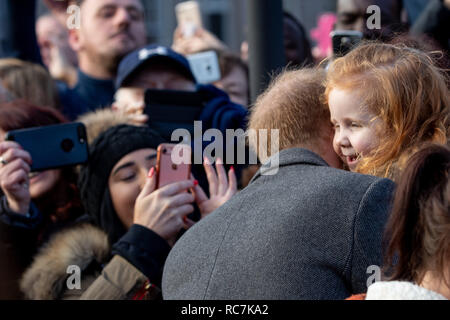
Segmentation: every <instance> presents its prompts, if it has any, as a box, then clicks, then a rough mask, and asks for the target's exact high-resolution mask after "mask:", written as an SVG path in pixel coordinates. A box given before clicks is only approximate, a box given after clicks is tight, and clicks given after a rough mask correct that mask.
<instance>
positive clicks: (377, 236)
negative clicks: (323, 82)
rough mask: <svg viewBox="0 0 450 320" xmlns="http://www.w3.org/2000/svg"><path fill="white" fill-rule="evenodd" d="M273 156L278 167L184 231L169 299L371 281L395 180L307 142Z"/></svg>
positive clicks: (291, 292)
mask: <svg viewBox="0 0 450 320" xmlns="http://www.w3.org/2000/svg"><path fill="white" fill-rule="evenodd" d="M276 156H279V159H278V160H279V162H277V161H276ZM267 163H272V164H278V165H279V166H278V172H276V168H277V167H275V168H273V169H268V168H267V166H263V167H262V168H261V169H260V170H259V171H258V172H257V173H256V175H255V176H254V177H253V179H252V181H251V182H250V184H249V185H248V186H247V187H246V188H245V189H244V190H242V191H240V192H239V193H238V194H236V195H235V196H234V197H232V198H231V199H230V200H229V201H228V202H226V203H225V204H224V205H223V206H221V207H220V208H218V209H217V210H215V211H214V212H213V213H211V214H210V215H208V216H207V217H205V218H204V219H202V220H201V221H200V222H198V223H197V224H196V225H194V226H193V227H191V228H190V229H189V230H188V231H187V232H186V233H185V234H184V235H183V236H182V237H181V238H180V239H179V240H178V241H177V243H176V244H175V246H174V247H173V249H172V250H171V251H170V254H169V256H168V257H167V261H166V263H165V266H164V272H163V281H162V292H163V297H164V299H169V300H173V299H174V300H177V299H188V300H191V299H194V300H195V299H205V300H210V299H211V300H212V299H213V300H223V299H227V300H228V299H236V300H253V299H257V300H268V299H269V300H285V299H300V300H301V299H314V300H316V299H317V300H320V299H345V298H346V297H348V296H350V295H351V294H352V293H358V292H364V291H366V290H367V287H366V283H367V268H368V267H369V266H371V265H380V264H381V262H382V252H381V247H382V246H381V244H382V235H383V230H384V225H385V222H386V219H387V216H388V212H389V209H390V208H389V207H390V198H391V195H392V190H393V187H394V183H393V182H392V181H390V180H388V179H381V178H378V177H373V176H367V175H362V174H358V173H354V172H347V171H344V170H338V169H334V168H330V167H329V166H328V165H327V163H326V162H325V161H324V160H323V159H322V158H321V157H320V156H318V155H317V154H315V153H313V152H312V151H309V150H307V149H302V148H292V149H286V150H282V151H281V152H280V153H279V154H277V155H274V156H273V158H271V159H270V160H268V161H267ZM271 170H273V171H271ZM275 173H276V174H275Z"/></svg>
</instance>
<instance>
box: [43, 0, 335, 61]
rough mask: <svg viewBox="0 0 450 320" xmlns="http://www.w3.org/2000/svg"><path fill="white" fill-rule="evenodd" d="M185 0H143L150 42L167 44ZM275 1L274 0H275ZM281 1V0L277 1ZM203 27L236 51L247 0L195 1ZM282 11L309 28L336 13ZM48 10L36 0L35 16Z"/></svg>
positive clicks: (307, 6) (326, 5)
mask: <svg viewBox="0 0 450 320" xmlns="http://www.w3.org/2000/svg"><path fill="white" fill-rule="evenodd" d="M183 1H184V0H142V2H143V3H144V6H145V10H146V14H147V19H146V20H147V30H148V35H149V38H150V39H149V42H150V43H152V42H155V43H158V44H161V45H165V46H170V45H171V44H172V39H173V31H174V30H175V28H176V25H177V22H176V18H175V9H174V8H175V5H176V4H178V3H180V2H183ZM275 1H277V0H275ZM278 1H281V0H278ZM198 2H199V4H200V8H201V12H202V18H203V23H204V27H205V28H206V29H207V30H209V31H211V32H212V33H214V34H215V35H216V36H217V37H218V38H219V39H221V40H222V41H224V42H225V43H226V44H227V45H228V46H229V48H230V49H232V50H233V51H237V52H239V50H240V45H241V43H242V41H244V40H246V38H247V30H248V28H247V1H243V0H198ZM283 8H284V10H285V11H287V12H289V13H290V14H292V15H294V16H295V17H296V18H298V19H299V20H300V21H301V22H302V24H303V25H304V27H305V28H306V29H307V30H308V35H309V33H310V31H311V30H312V29H314V27H315V26H317V20H318V17H319V15H320V14H323V13H325V12H336V1H335V0H283ZM44 13H47V8H46V7H45V5H44V4H43V1H42V0H39V9H38V15H41V14H44ZM313 43H314V41H313Z"/></svg>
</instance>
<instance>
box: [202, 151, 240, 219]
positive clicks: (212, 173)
mask: <svg viewBox="0 0 450 320" xmlns="http://www.w3.org/2000/svg"><path fill="white" fill-rule="evenodd" d="M203 166H204V168H205V172H206V176H207V178H208V183H209V198H208V197H207V196H206V194H205V192H204V191H203V189H202V188H201V187H200V186H199V185H196V186H195V187H194V195H195V201H196V203H197V205H198V207H199V209H200V213H201V215H202V218H204V217H205V216H207V215H208V214H210V213H211V212H213V211H214V210H216V209H217V208H218V207H220V206H221V205H223V204H224V203H225V202H227V201H228V200H230V199H231V197H232V196H233V195H235V194H236V192H237V179H236V174H235V172H234V168H233V167H231V168H230V170H229V171H228V178H227V174H226V173H225V169H224V166H223V161H222V159H220V158H219V159H217V161H216V170H214V167H213V166H212V164H211V163H210V162H209V160H208V158H206V157H205V159H204V161H203ZM216 171H217V173H216Z"/></svg>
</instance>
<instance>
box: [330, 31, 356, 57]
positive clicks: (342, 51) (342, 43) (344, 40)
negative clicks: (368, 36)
mask: <svg viewBox="0 0 450 320" xmlns="http://www.w3.org/2000/svg"><path fill="white" fill-rule="evenodd" d="M330 37H331V41H332V44H333V54H334V56H335V57H343V56H345V55H346V54H347V53H348V52H349V51H350V50H352V49H353V48H354V47H355V46H356V45H358V43H360V42H361V40H362V37H363V34H362V32H361V31H354V30H335V31H332V32H331V33H330Z"/></svg>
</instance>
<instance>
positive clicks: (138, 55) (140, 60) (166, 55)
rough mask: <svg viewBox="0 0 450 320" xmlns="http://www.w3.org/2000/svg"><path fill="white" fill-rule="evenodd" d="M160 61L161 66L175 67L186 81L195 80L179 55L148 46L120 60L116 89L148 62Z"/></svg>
mask: <svg viewBox="0 0 450 320" xmlns="http://www.w3.org/2000/svg"><path fill="white" fill-rule="evenodd" d="M156 60H157V61H160V63H161V64H165V63H166V64H171V65H172V66H175V67H176V68H177V69H178V70H179V71H180V73H181V74H183V75H184V76H186V77H187V78H188V79H190V80H192V81H193V82H194V83H196V82H197V81H196V80H195V77H194V74H193V73H192V70H191V67H190V66H189V62H188V60H187V59H186V58H185V57H184V56H183V55H181V54H179V53H177V52H175V51H173V50H172V49H170V48H168V47H164V46H159V45H148V46H145V47H143V48H140V49H137V50H135V51H133V52H131V53H130V54H128V55H127V56H125V58H123V59H122V61H121V62H120V64H119V68H118V72H117V78H116V89H119V88H120V87H121V86H122V85H123V83H124V82H125V81H126V80H128V79H129V78H130V76H131V75H132V73H134V72H135V71H137V70H138V69H139V68H140V67H141V66H142V65H144V64H145V63H147V62H149V61H156Z"/></svg>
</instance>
